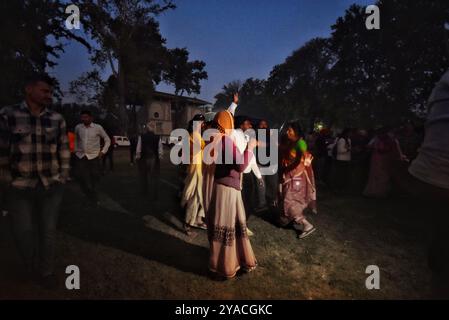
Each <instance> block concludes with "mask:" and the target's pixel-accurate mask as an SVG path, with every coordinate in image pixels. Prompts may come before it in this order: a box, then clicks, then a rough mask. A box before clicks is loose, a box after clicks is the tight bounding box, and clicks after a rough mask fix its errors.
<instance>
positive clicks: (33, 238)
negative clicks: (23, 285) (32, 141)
mask: <svg viewBox="0 0 449 320" xmlns="http://www.w3.org/2000/svg"><path fill="white" fill-rule="evenodd" d="M63 191H64V187H63V185H61V184H55V185H52V186H51V187H50V188H49V189H45V188H44V187H43V186H42V185H41V184H39V185H38V186H37V187H36V188H35V189H27V190H19V189H15V188H12V189H11V190H10V192H9V194H8V195H9V200H8V204H9V210H10V216H11V222H12V228H13V233H14V237H15V239H16V242H17V246H18V249H19V251H20V253H21V255H22V258H23V261H24V263H25V266H26V268H27V270H28V271H31V270H33V269H35V268H37V269H38V271H39V273H40V275H41V276H48V275H51V274H53V272H54V263H55V246H56V225H57V222H58V216H59V209H60V206H61V202H62V196H63Z"/></svg>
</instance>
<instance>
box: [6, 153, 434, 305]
mask: <svg viewBox="0 0 449 320" xmlns="http://www.w3.org/2000/svg"><path fill="white" fill-rule="evenodd" d="M117 158H118V164H117V171H116V172H115V173H110V174H108V175H107V176H105V177H104V178H103V179H102V182H101V187H100V190H101V191H102V196H101V198H102V207H101V208H100V209H97V210H92V209H90V210H86V209H85V208H84V206H83V202H84V197H83V196H82V195H81V194H80V192H79V189H78V187H77V185H76V184H71V185H69V186H68V187H67V190H66V194H65V199H64V209H63V210H62V213H61V219H60V224H59V225H60V232H59V235H58V256H59V261H58V277H59V278H60V280H61V289H60V290H57V291H54V292H48V291H45V290H44V289H41V288H40V287H38V286H36V285H35V284H33V283H32V282H30V281H24V280H23V279H22V274H21V272H22V270H21V267H20V263H19V258H18V256H17V253H16V250H15V247H14V243H13V241H12V236H11V234H10V231H9V225H8V220H7V219H5V218H3V219H0V298H1V299H5V298H6V299H11V298H19V299H21V298H26V299H29V298H34V299H47V298H60V299H81V298H82V299H86V298H87V299H334V298H338V299H394V298H400V299H419V298H427V297H428V296H429V288H428V284H429V281H430V279H429V276H428V269H427V266H426V263H425V261H426V259H425V251H426V250H425V248H426V242H427V237H428V234H427V233H426V232H424V231H425V229H426V228H425V226H420V225H419V223H418V218H417V217H418V214H419V212H420V210H421V209H420V208H418V207H413V208H410V205H409V204H408V202H409V201H408V200H407V199H402V198H397V199H396V200H384V201H372V200H367V199H363V198H360V197H336V196H334V195H332V194H330V193H326V192H321V193H320V199H319V208H320V212H319V214H318V215H317V216H314V217H313V220H314V223H315V224H316V226H317V227H318V231H317V232H316V233H315V234H314V235H313V236H311V237H310V238H307V239H306V240H302V241H299V240H298V239H297V238H296V235H295V233H294V231H293V230H287V229H279V228H277V227H276V226H274V225H273V224H272V223H271V222H270V220H271V219H270V216H269V215H268V214H265V215H262V216H255V217H252V218H251V220H250V222H249V225H250V228H251V230H253V231H254V232H255V236H254V237H253V238H251V242H252V244H253V247H254V251H255V253H256V256H257V259H258V262H259V267H258V269H257V270H256V271H255V272H254V273H251V274H249V275H245V276H242V277H240V278H237V279H235V280H231V281H228V282H216V281H212V280H210V279H209V278H208V276H207V259H208V249H207V248H208V243H207V239H206V234H205V232H204V231H198V232H197V234H196V236H194V237H190V238H189V237H187V236H186V235H185V234H184V233H183V232H182V230H181V223H180V220H179V210H178V209H177V200H176V197H175V194H176V192H175V190H174V188H173V185H175V184H176V170H175V168H173V167H172V166H171V165H169V164H167V163H165V164H164V166H163V168H162V170H163V172H162V173H163V177H164V180H165V182H163V183H161V185H160V194H161V200H160V201H159V202H157V203H151V202H150V201H149V200H148V199H144V198H141V197H139V196H138V195H137V193H136V190H137V185H136V183H137V180H136V172H135V168H132V167H130V166H129V165H128V164H127V163H126V162H125V160H124V159H125V158H126V154H124V153H123V154H119V155H118V157H117ZM68 265H77V266H78V267H79V268H80V271H81V289H80V290H77V291H68V290H66V289H65V288H63V283H64V281H65V276H66V275H65V273H64V271H65V267H66V266H68ZM368 265H377V266H379V267H380V270H381V281H380V283H381V289H380V290H374V291H369V290H367V289H366V288H365V279H366V277H367V276H368V275H367V274H365V269H366V267H367V266H368Z"/></svg>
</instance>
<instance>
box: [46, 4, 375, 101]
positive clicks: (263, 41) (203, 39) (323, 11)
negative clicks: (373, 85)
mask: <svg viewBox="0 0 449 320" xmlns="http://www.w3.org/2000/svg"><path fill="white" fill-rule="evenodd" d="M175 2H176V5H177V8H176V9H175V10H172V11H168V12H166V13H164V14H163V15H161V16H160V17H159V18H158V21H159V22H160V29H161V33H162V36H163V37H164V38H166V39H167V46H168V47H169V48H174V47H187V48H188V50H189V51H190V59H200V60H203V61H205V62H206V71H207V72H208V74H209V79H208V80H206V81H203V82H202V91H201V94H200V95H198V97H199V98H202V99H205V100H207V101H210V102H214V99H213V97H214V96H215V94H217V93H218V92H219V91H220V89H221V87H223V85H224V84H226V83H228V82H230V81H232V80H245V79H247V78H250V77H253V78H266V77H267V76H268V75H269V73H270V71H271V70H272V68H273V66H275V65H276V64H279V63H282V62H283V61H284V60H285V58H286V57H288V56H289V55H290V54H291V53H292V52H293V51H294V50H296V49H298V48H299V47H300V46H301V45H302V44H304V43H305V42H306V41H308V40H310V39H312V38H314V37H318V36H321V37H326V36H328V35H329V34H330V32H331V29H330V27H331V25H332V24H334V23H335V21H336V19H337V18H338V17H339V16H342V15H343V14H344V11H345V9H347V8H348V7H349V6H350V5H351V4H352V3H358V4H361V5H369V4H373V3H375V1H374V0H358V1H355V0H315V1H312V0H277V1H275V0H226V1H224V0H178V1H175ZM80 11H81V14H82V13H83V12H82V8H80ZM77 32H78V33H80V34H81V32H82V31H77ZM58 63H59V65H58V66H57V67H55V68H54V69H53V70H51V73H52V74H53V75H54V76H56V77H57V78H58V79H59V80H60V82H61V83H62V86H63V89H66V88H67V87H68V83H69V82H70V81H71V80H73V79H76V78H77V77H78V76H79V75H80V74H81V73H82V72H84V71H87V70H90V69H91V68H92V67H91V66H90V62H89V60H88V56H87V52H86V50H85V49H84V48H83V47H82V46H81V45H79V44H76V43H70V44H68V45H67V47H66V52H65V53H64V54H63V55H62V56H61V58H60V59H59V60H58ZM105 73H106V74H107V73H108V71H106V72H105ZM158 89H159V90H162V91H166V92H173V89H172V88H170V87H169V86H166V85H160V86H159V87H158Z"/></svg>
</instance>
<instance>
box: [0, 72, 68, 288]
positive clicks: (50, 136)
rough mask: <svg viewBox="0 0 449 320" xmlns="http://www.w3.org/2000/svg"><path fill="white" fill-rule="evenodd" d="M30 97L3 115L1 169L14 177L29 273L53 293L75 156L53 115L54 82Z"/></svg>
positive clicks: (12, 205) (19, 234)
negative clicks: (67, 185) (66, 187)
mask: <svg viewBox="0 0 449 320" xmlns="http://www.w3.org/2000/svg"><path fill="white" fill-rule="evenodd" d="M25 94H26V97H25V101H24V102H22V103H21V104H19V105H15V106H10V107H4V108H2V109H0V168H1V170H2V171H9V176H10V177H9V185H10V188H9V193H8V208H9V211H10V214H11V219H12V226H13V232H14V234H15V238H16V239H17V245H18V248H19V250H20V252H21V254H22V257H23V259H24V262H25V266H26V268H27V271H28V272H29V273H32V272H34V269H35V268H37V269H38V270H37V271H38V272H39V276H40V280H41V282H42V284H43V285H45V286H46V287H51V288H52V287H55V286H56V277H55V275H54V260H55V244H56V243H55V242H56V224H57V220H58V215H59V208H60V205H61V201H62V195H63V185H64V184H65V182H66V179H67V177H68V173H69V169H70V167H69V162H70V151H69V145H68V137H67V134H66V123H65V120H64V118H63V117H62V115H60V114H59V113H56V112H54V111H52V110H50V109H48V106H49V105H51V103H52V95H53V88H52V80H51V78H49V77H48V76H45V75H43V76H41V75H38V76H35V77H33V78H32V79H30V80H28V81H27V83H26V86H25ZM36 234H37V236H38V240H39V241H38V242H37V243H36V241H35V239H36V238H35V236H36Z"/></svg>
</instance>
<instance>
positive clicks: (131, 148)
mask: <svg viewBox="0 0 449 320" xmlns="http://www.w3.org/2000/svg"><path fill="white" fill-rule="evenodd" d="M136 148H137V140H134V139H131V140H130V146H129V162H130V163H134V160H135V158H136Z"/></svg>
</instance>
